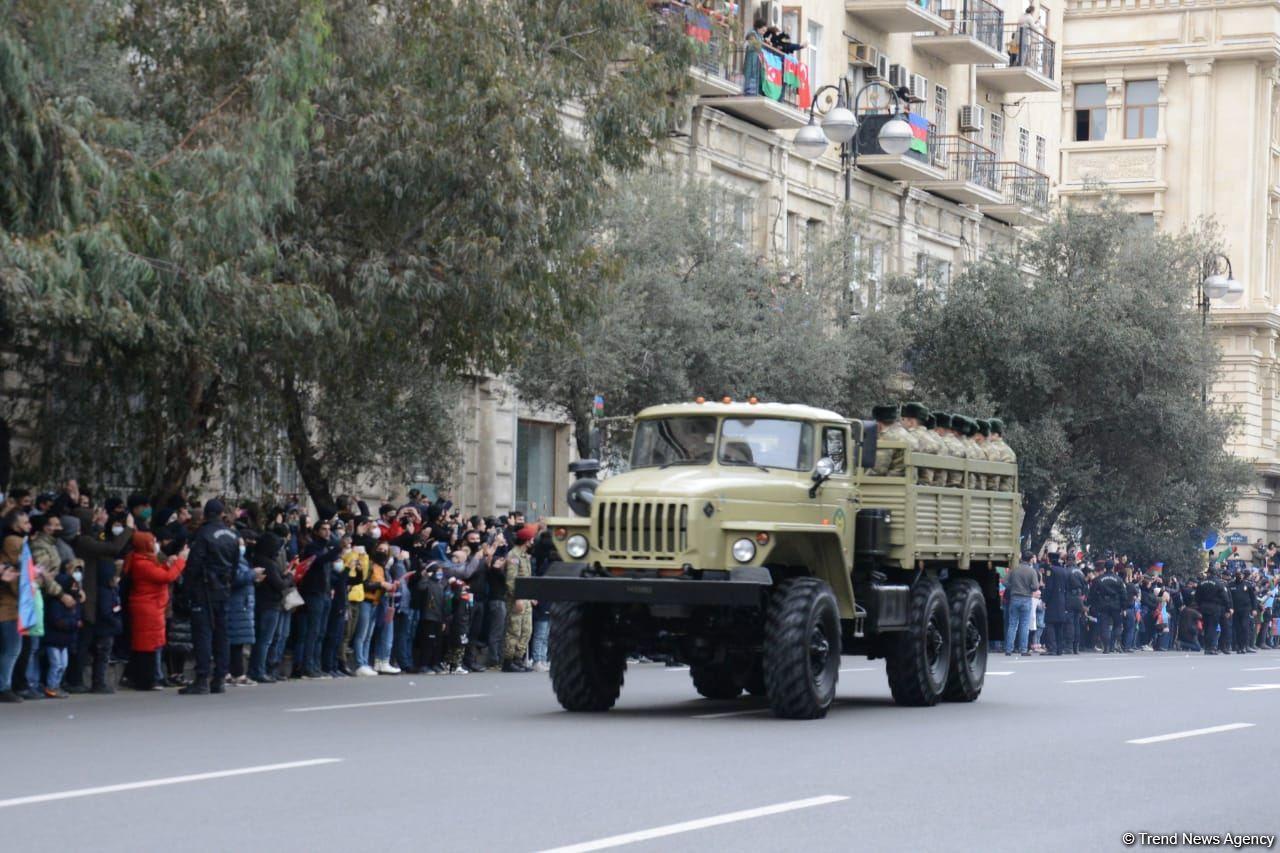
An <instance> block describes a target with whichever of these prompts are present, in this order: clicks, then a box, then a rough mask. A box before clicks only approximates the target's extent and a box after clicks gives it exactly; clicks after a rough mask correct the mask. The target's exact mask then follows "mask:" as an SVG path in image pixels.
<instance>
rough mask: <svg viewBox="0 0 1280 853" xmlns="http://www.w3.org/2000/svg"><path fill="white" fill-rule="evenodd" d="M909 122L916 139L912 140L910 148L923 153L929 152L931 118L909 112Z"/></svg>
mask: <svg viewBox="0 0 1280 853" xmlns="http://www.w3.org/2000/svg"><path fill="white" fill-rule="evenodd" d="M907 123H908V124H910V125H911V132H912V133H913V134H914V135H915V139H913V140H911V149H910V150H912V151H918V152H920V153H921V154H928V153H929V120H928V119H926V118H925V117H924V116H922V115H916V114H915V113H907Z"/></svg>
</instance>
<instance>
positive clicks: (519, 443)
mask: <svg viewBox="0 0 1280 853" xmlns="http://www.w3.org/2000/svg"><path fill="white" fill-rule="evenodd" d="M556 470H557V469H556V425H555V424H547V423H538V422H536V421H523V420H522V421H519V422H517V423H516V495H515V497H516V501H515V505H514V506H513V507H512V508H513V509H516V510H519V511H521V512H523V513H525V514H526V515H528V516H529V517H530V518H539V517H541V516H545V515H551V514H552V513H554V512H555V497H554V495H555V488H556Z"/></svg>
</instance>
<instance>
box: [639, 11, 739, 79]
mask: <svg viewBox="0 0 1280 853" xmlns="http://www.w3.org/2000/svg"><path fill="white" fill-rule="evenodd" d="M650 7H651V8H652V9H653V10H654V12H655V13H656V14H657V15H658V16H659V18H660V19H662V20H663V21H664V22H666V23H667V24H668V25H669V26H674V27H678V28H679V29H680V31H681V32H683V33H684V34H685V35H686V36H687V37H688V38H689V40H690V41H691V42H692V43H693V49H694V54H695V57H694V60H693V64H692V65H690V66H689V77H690V78H691V80H692V83H693V93H694V94H695V95H698V96H715V95H740V94H742V81H741V79H739V80H734V79H733V66H732V62H733V44H734V35H733V29H734V28H733V22H732V21H731V20H729V19H727V18H725V17H723V16H720V15H716V14H714V13H711V12H708V11H706V10H703V9H695V8H694V7H692V6H690V5H688V4H686V3H680V2H675V0H658V2H653V3H651V4H650Z"/></svg>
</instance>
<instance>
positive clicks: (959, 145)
mask: <svg viewBox="0 0 1280 853" xmlns="http://www.w3.org/2000/svg"><path fill="white" fill-rule="evenodd" d="M930 152H931V154H932V156H933V163H934V165H935V166H938V167H939V168H941V169H944V170H945V171H946V173H947V180H950V181H963V182H964V183H967V184H975V185H977V186H980V187H985V188H986V189H989V190H992V191H995V192H999V191H1000V180H999V176H998V175H997V172H996V152H994V151H992V150H991V149H990V148H988V147H986V146H985V145H980V144H979V143H977V142H974V141H973V140H972V139H970V138H968V137H967V136H939V137H937V138H936V141H935V144H933V145H931V146H930Z"/></svg>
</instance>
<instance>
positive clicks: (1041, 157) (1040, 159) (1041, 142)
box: [1036, 135, 1048, 172]
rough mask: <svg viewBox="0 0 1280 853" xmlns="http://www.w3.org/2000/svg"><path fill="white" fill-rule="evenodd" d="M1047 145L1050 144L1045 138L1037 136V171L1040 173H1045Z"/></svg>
mask: <svg viewBox="0 0 1280 853" xmlns="http://www.w3.org/2000/svg"><path fill="white" fill-rule="evenodd" d="M1046 145H1048V142H1047V141H1046V140H1045V138H1044V137H1043V136H1039V135H1037V136H1036V170H1037V171H1040V172H1043V171H1045V168H1044V162H1045V147H1046Z"/></svg>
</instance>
